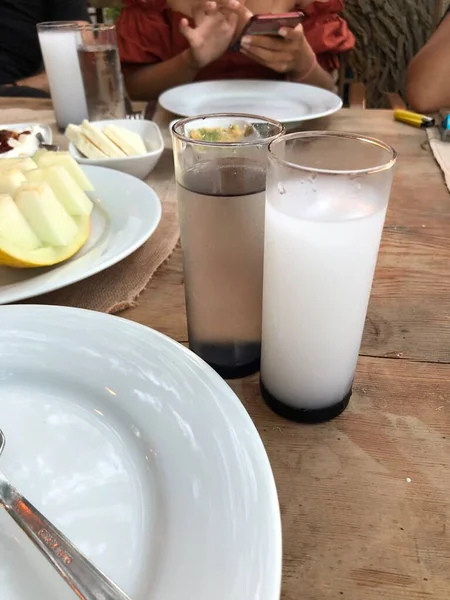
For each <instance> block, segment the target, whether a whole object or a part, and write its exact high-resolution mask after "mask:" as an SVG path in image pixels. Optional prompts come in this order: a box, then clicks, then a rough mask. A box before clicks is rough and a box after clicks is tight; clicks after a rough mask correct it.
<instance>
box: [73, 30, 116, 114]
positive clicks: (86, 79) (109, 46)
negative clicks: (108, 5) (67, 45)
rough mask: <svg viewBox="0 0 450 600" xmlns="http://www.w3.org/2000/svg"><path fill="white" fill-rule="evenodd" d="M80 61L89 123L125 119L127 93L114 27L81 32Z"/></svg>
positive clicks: (79, 42)
mask: <svg viewBox="0 0 450 600" xmlns="http://www.w3.org/2000/svg"><path fill="white" fill-rule="evenodd" d="M78 59H79V62H80V69H81V77H82V79H83V84H84V91H85V95H86V103H87V111H88V115H89V120H90V121H101V120H103V119H124V118H125V93H124V85H123V80H122V72H121V68H120V58H119V48H118V46H117V37H116V28H115V26H114V25H105V24H97V25H86V26H84V27H83V28H81V29H80V30H79V40H78Z"/></svg>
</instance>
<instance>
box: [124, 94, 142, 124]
mask: <svg viewBox="0 0 450 600" xmlns="http://www.w3.org/2000/svg"><path fill="white" fill-rule="evenodd" d="M125 111H126V113H127V114H126V115H125V118H126V119H130V120H132V121H141V120H142V119H145V114H144V111H143V110H133V105H132V104H131V100H130V99H129V98H128V96H125Z"/></svg>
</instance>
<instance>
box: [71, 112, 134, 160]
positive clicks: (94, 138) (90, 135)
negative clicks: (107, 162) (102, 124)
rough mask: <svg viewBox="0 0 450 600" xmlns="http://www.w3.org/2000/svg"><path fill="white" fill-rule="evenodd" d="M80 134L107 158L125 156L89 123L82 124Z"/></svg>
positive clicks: (99, 130) (101, 132) (100, 131)
mask: <svg viewBox="0 0 450 600" xmlns="http://www.w3.org/2000/svg"><path fill="white" fill-rule="evenodd" d="M81 133H82V134H83V136H84V137H86V138H87V139H88V140H89V142H90V143H91V144H94V145H95V146H97V148H99V149H100V150H101V151H102V152H103V154H105V155H106V156H108V157H109V158H123V157H124V156H126V154H125V152H123V151H122V150H121V149H120V148H119V147H118V146H116V144H114V143H113V142H112V141H111V140H110V139H109V138H108V137H107V136H106V135H105V134H104V133H103V131H102V130H101V129H98V128H97V127H94V126H93V125H91V123H89V121H86V120H85V121H83V122H82V124H81Z"/></svg>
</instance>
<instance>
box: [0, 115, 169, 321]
mask: <svg viewBox="0 0 450 600" xmlns="http://www.w3.org/2000/svg"><path fill="white" fill-rule="evenodd" d="M1 120H2V122H4V123H17V122H39V123H43V124H49V125H51V126H52V129H53V133H54V141H55V143H59V144H60V145H61V147H65V145H66V142H65V139H64V137H63V136H61V134H59V133H58V132H57V130H56V127H55V118H54V113H53V111H51V110H38V111H33V110H29V109H23V108H22V109H4V110H2V111H1ZM147 182H148V183H149V184H150V185H151V186H152V187H153V189H154V190H155V191H156V193H157V194H158V196H159V198H160V200H161V205H162V216H161V221H160V223H159V226H158V228H157V230H156V231H155V233H154V234H153V235H152V236H151V238H150V239H149V240H148V241H147V242H146V243H145V244H144V245H143V246H142V247H141V248H139V249H138V250H136V252H134V253H133V254H132V255H131V256H129V257H128V258H126V259H125V260H123V261H121V262H120V263H118V264H117V265H114V266H113V267H110V268H109V269H106V270H105V271H102V272H101V273H98V274H97V275H94V276H93V277H90V278H88V279H85V280H83V281H80V282H78V283H75V284H73V285H71V286H68V287H65V288H63V289H61V290H57V291H55V292H51V293H49V294H45V295H43V296H39V297H38V298H33V299H31V300H29V301H27V302H29V303H33V304H36V303H38V304H55V305H59V306H74V307H78V308H87V309H90V310H96V311H100V312H107V313H118V312H120V311H122V310H125V309H126V308H129V307H131V306H134V305H135V304H136V300H137V298H138V297H139V294H141V292H142V291H143V290H144V289H145V288H146V286H147V285H148V283H149V281H150V279H151V278H152V276H153V275H154V273H155V271H156V270H157V269H158V267H160V266H161V264H162V263H163V262H164V261H165V260H167V259H168V258H169V256H170V255H171V254H172V252H173V250H174V249H175V247H176V244H177V241H178V238H179V235H180V232H179V227H178V216H177V205H176V195H175V182H174V177H173V159H172V152H171V150H170V149H166V150H165V151H164V154H163V155H162V157H161V160H160V161H159V163H158V165H157V166H156V168H155V170H154V171H153V172H152V173H151V174H150V176H149V177H148V179H147Z"/></svg>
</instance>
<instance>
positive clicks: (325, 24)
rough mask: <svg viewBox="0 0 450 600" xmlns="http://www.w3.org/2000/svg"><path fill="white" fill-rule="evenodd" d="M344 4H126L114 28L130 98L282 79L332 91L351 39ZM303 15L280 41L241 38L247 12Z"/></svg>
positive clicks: (325, 0) (159, 0)
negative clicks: (185, 87)
mask: <svg viewBox="0 0 450 600" xmlns="http://www.w3.org/2000/svg"><path fill="white" fill-rule="evenodd" d="M342 8H343V3H342V0H319V1H316V2H312V1H311V0H302V1H300V2H298V1H297V2H295V1H294V2H293V1H292V0H247V2H245V0H217V2H214V1H208V0H125V6H124V8H123V10H122V13H121V16H120V18H119V20H118V22H117V33H118V42H119V50H120V57H121V62H122V66H123V71H124V77H125V83H126V87H127V90H128V93H129V95H130V97H131V98H133V99H134V100H147V101H148V100H155V99H157V98H158V96H159V95H160V94H161V93H162V92H164V91H165V90H167V89H169V88H171V87H174V86H177V85H181V84H185V83H190V82H192V81H208V80H216V79H285V80H288V81H294V82H302V83H307V84H310V85H315V86H318V87H323V88H326V89H333V87H334V85H335V77H333V75H334V74H335V72H336V69H337V68H338V65H339V62H338V56H339V54H341V53H342V52H346V51H348V50H350V49H351V48H353V46H354V37H353V34H352V33H351V31H350V30H349V28H348V26H347V23H346V22H345V21H344V20H343V19H342V18H341V17H340V16H339V12H340V11H341V10H342ZM292 10H302V11H303V12H304V13H305V14H306V18H305V20H304V22H303V24H302V25H299V26H298V27H296V28H295V29H282V30H280V36H281V37H279V38H274V37H269V36H245V37H244V38H243V39H242V40H241V46H240V50H239V51H237V52H233V51H231V50H230V49H229V48H230V45H231V44H232V42H233V40H235V39H236V38H237V37H238V35H239V33H240V32H241V31H242V29H243V27H244V25H245V23H246V22H247V21H248V19H249V18H250V17H251V16H252V14H256V13H258V14H263V13H282V12H289V11H292Z"/></svg>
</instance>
